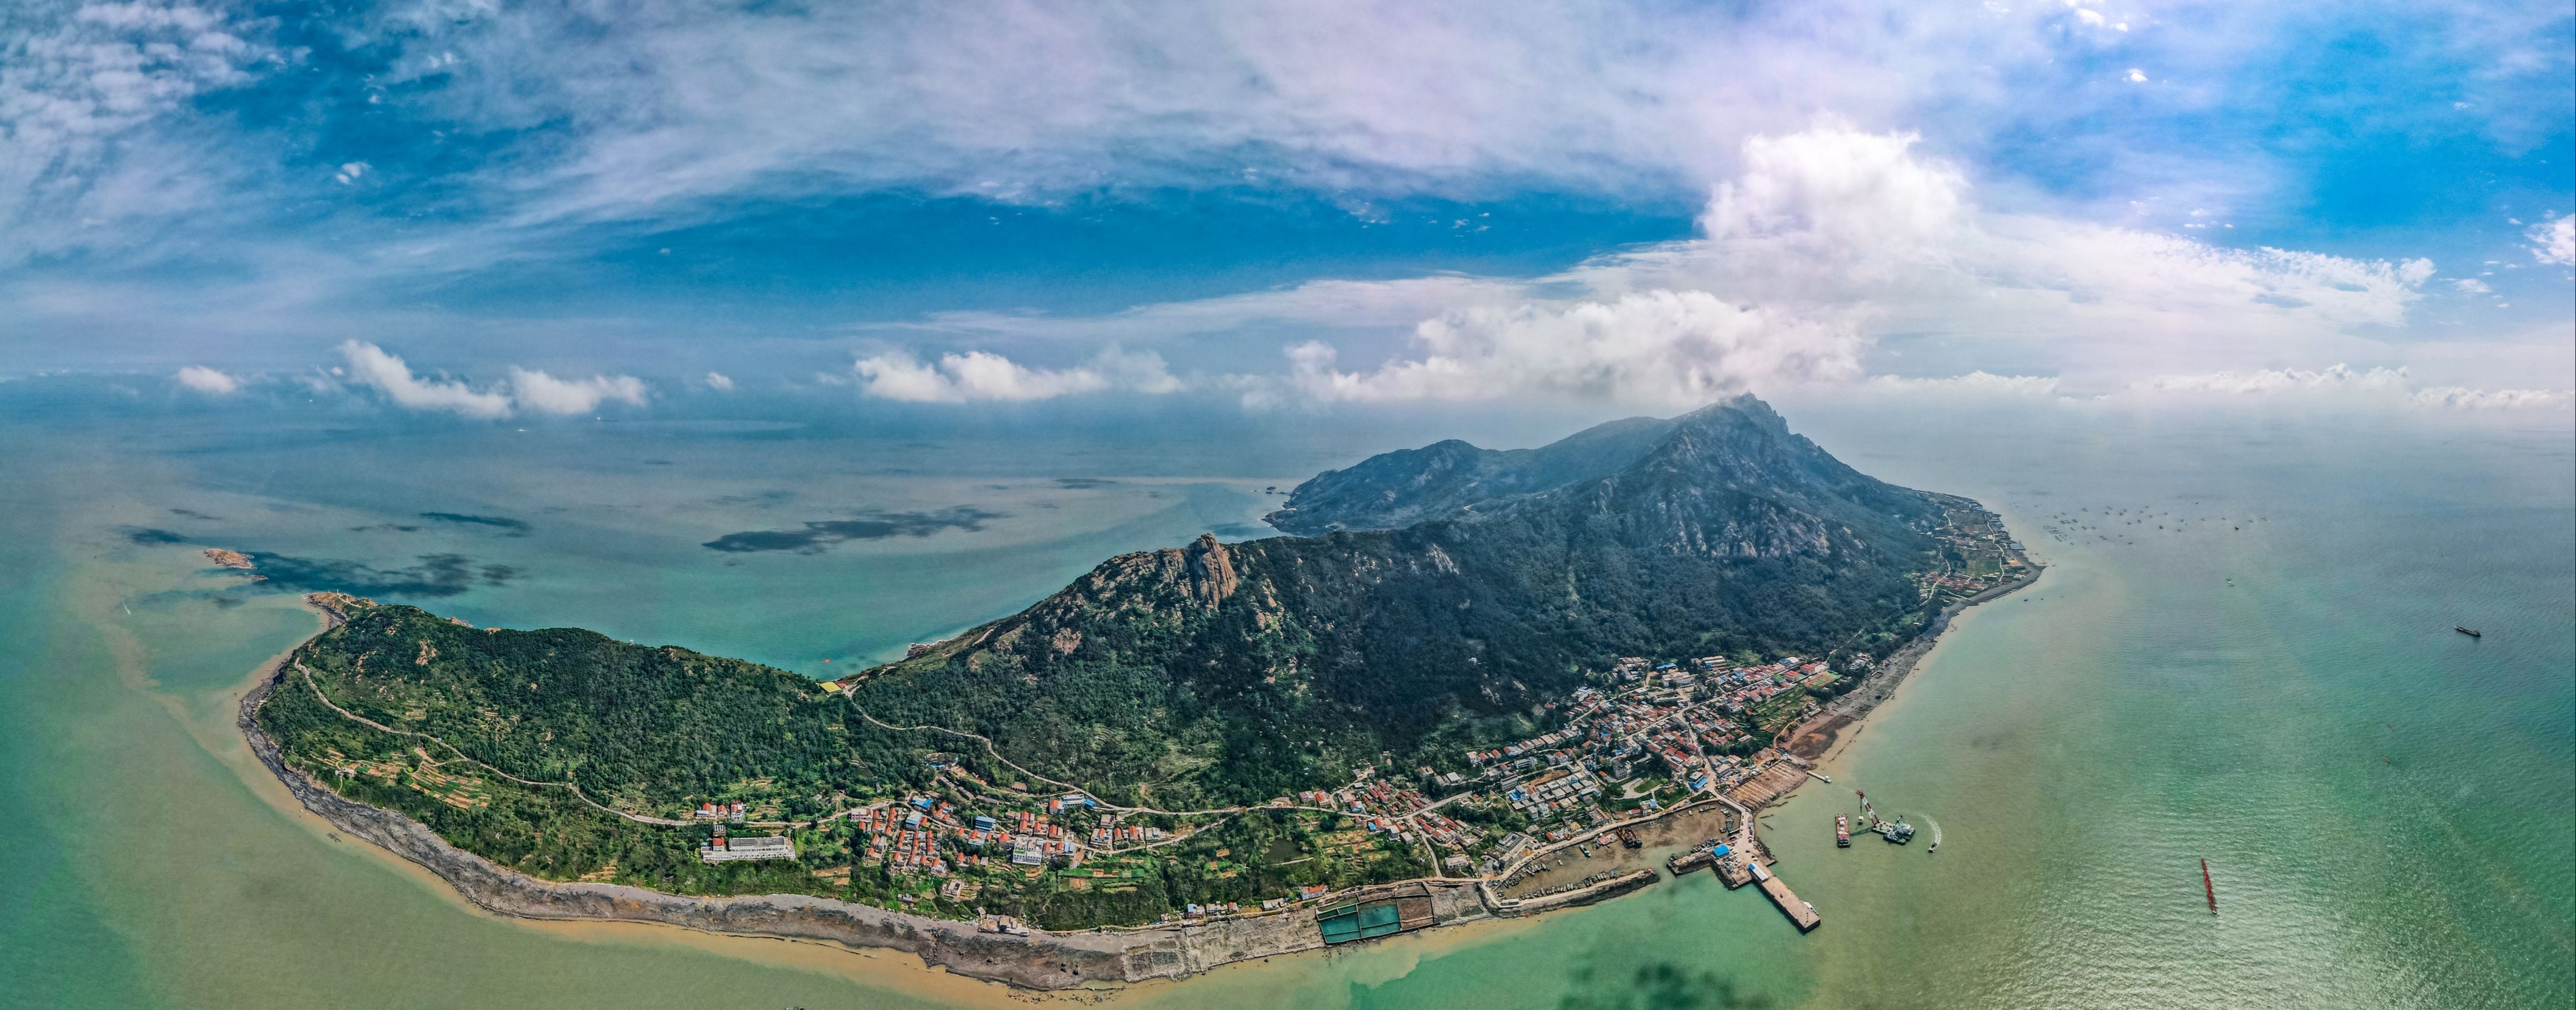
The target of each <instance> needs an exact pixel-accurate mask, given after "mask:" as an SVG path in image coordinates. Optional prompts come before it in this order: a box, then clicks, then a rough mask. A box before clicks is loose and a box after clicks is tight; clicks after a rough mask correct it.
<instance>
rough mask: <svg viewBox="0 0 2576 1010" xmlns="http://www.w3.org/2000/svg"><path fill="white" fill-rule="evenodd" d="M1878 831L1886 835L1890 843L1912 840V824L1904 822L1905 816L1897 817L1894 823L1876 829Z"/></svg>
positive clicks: (1903, 842) (1898, 843) (1901, 843)
mask: <svg viewBox="0 0 2576 1010" xmlns="http://www.w3.org/2000/svg"><path fill="white" fill-rule="evenodd" d="M1878 833H1879V834H1881V835H1883V836H1886V838H1887V840H1888V841H1889V842H1891V843H1894V844H1897V845H1903V844H1905V843H1907V842H1911V841H1913V840H1914V825H1911V824H1907V823H1905V818H1902V817H1899V818H1897V819H1896V821H1895V822H1894V823H1892V824H1889V825H1887V826H1886V827H1883V828H1880V829H1878Z"/></svg>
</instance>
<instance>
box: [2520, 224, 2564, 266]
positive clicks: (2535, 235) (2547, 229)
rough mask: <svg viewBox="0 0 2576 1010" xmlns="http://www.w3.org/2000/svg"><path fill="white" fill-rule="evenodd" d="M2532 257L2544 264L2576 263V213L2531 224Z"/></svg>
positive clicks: (2561, 264) (2562, 264)
mask: <svg viewBox="0 0 2576 1010" xmlns="http://www.w3.org/2000/svg"><path fill="white" fill-rule="evenodd" d="M2528 234H2529V235H2530V237H2531V258H2533V259H2536V260H2539V261H2540V262H2542V263H2544V264H2552V263H2554V264H2557V265H2559V266H2567V265H2569V264H2576V215H2560V216H2559V217H2557V218H2555V219H2553V220H2550V221H2547V222H2544V223H2541V224H2536V225H2532V226H2531V231H2530V232H2529V233H2528Z"/></svg>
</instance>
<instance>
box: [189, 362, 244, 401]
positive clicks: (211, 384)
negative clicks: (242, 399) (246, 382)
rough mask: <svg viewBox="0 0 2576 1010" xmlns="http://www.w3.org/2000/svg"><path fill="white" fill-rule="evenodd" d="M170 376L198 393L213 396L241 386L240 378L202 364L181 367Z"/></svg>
mask: <svg viewBox="0 0 2576 1010" xmlns="http://www.w3.org/2000/svg"><path fill="white" fill-rule="evenodd" d="M172 378H175V379H177V380H178V382H179V384H180V385H182V386H186V387H188V388H190V389H193V390H196V391H197V392H200V393H208V394H212V395H215V396H222V395H224V394H226V393H230V392H233V391H235V390H238V389H240V388H241V380H240V379H236V378H234V377H232V376H230V375H226V374H224V373H222V372H218V371H216V370H214V369H211V368H207V367H206V366H204V365H190V366H188V367H186V368H182V369H180V370H179V374H178V375H175V376H172Z"/></svg>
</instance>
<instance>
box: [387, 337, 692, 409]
mask: <svg viewBox="0 0 2576 1010" xmlns="http://www.w3.org/2000/svg"><path fill="white" fill-rule="evenodd" d="M340 356H341V357H342V358H345V359H347V361H348V363H349V365H348V375H349V377H350V378H351V379H353V380H355V381H356V382H357V383H359V384H360V385H364V386H369V387H372V388H374V389H375V390H376V391H377V392H379V393H381V394H383V395H384V397H385V399H387V400H391V401H393V403H394V404H395V405H397V406H401V407H405V408H408V409H411V410H425V411H434V412H441V413H450V414H456V415H459V416H463V417H479V418H497V417H508V416H510V413H511V411H512V410H513V409H514V408H524V409H527V410H534V411H538V412H541V413H548V414H579V413H586V412H589V411H591V410H595V409H597V408H598V407H599V405H600V404H601V403H603V402H606V401H609V400H615V401H618V402H621V403H628V404H632V405H635V406H639V407H640V406H643V405H644V403H645V400H646V397H647V395H648V393H649V390H648V389H647V388H646V386H645V385H644V382H643V380H641V379H637V378H635V377H633V376H628V375H595V376H592V377H590V378H587V379H558V378H555V377H554V376H552V375H549V374H547V373H545V372H542V371H537V370H534V369H527V368H517V367H513V368H511V369H510V379H509V381H508V382H507V383H505V384H503V385H499V386H493V387H488V388H480V389H478V388H475V387H474V386H472V385H470V384H468V383H466V382H464V381H462V380H456V379H425V378H422V377H420V376H418V375H415V374H413V373H412V370H411V367H410V366H409V365H406V364H404V363H403V359H401V358H399V357H396V356H395V355H393V354H390V353H387V352H386V351H385V349H384V348H381V347H377V346H376V345H374V344H370V343H366V342H364V341H358V340H350V341H345V342H343V343H341V345H340Z"/></svg>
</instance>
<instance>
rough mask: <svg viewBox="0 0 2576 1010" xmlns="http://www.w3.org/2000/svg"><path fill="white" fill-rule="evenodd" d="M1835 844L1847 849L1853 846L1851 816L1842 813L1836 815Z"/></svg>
mask: <svg viewBox="0 0 2576 1010" xmlns="http://www.w3.org/2000/svg"><path fill="white" fill-rule="evenodd" d="M1834 844H1835V845H1839V846H1842V847H1843V848H1846V849H1848V848H1851V818H1849V817H1845V816H1843V815H1841V814H1835V815H1834Z"/></svg>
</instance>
